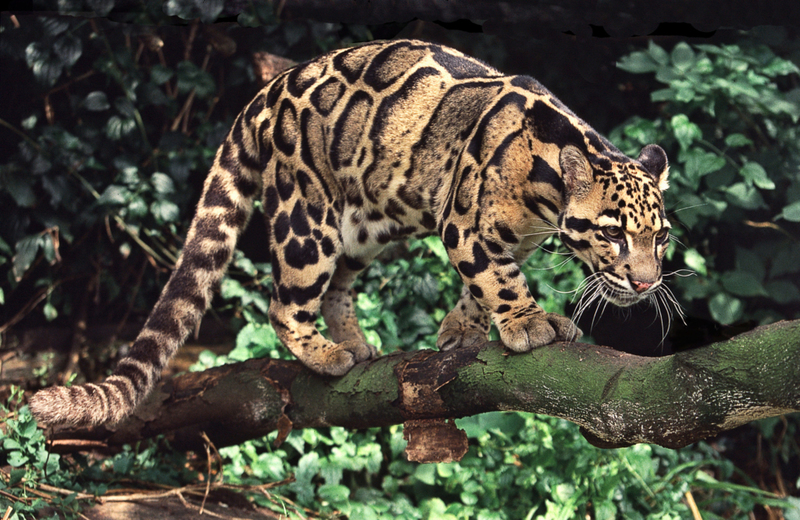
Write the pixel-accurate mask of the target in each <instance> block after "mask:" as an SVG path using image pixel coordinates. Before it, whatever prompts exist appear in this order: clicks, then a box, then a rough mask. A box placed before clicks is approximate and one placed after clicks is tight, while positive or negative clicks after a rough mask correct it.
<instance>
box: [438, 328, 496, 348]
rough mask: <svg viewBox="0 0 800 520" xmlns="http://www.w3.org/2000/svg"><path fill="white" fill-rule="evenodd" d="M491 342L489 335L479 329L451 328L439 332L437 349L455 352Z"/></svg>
mask: <svg viewBox="0 0 800 520" xmlns="http://www.w3.org/2000/svg"><path fill="white" fill-rule="evenodd" d="M488 340H489V336H488V334H486V332H484V331H483V330H482V329H480V328H478V327H450V328H448V329H444V328H442V329H440V330H439V339H438V340H436V347H437V348H438V349H439V350H453V349H456V348H461V347H474V346H475V345H482V344H484V343H486V342H487V341H488Z"/></svg>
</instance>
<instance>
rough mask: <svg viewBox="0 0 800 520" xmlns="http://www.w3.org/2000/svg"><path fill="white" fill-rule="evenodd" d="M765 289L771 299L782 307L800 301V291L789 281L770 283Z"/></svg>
mask: <svg viewBox="0 0 800 520" xmlns="http://www.w3.org/2000/svg"><path fill="white" fill-rule="evenodd" d="M765 289H766V290H767V292H768V293H769V297H770V298H772V299H773V300H775V301H776V302H778V303H780V304H782V305H786V304H789V303H794V302H798V301H800V289H798V288H797V286H796V285H795V284H793V283H792V282H790V281H788V280H780V281H777V280H776V281H773V282H769V283H768V284H767V285H766V287H765Z"/></svg>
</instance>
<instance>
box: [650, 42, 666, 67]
mask: <svg viewBox="0 0 800 520" xmlns="http://www.w3.org/2000/svg"><path fill="white" fill-rule="evenodd" d="M647 52H648V53H649V54H650V57H652V58H653V60H654V61H655V62H656V63H658V64H659V65H666V64H667V63H669V54H667V51H665V50H664V49H663V48H662V47H660V46H658V45H656V44H655V43H654V42H653V40H650V43H648V45H647Z"/></svg>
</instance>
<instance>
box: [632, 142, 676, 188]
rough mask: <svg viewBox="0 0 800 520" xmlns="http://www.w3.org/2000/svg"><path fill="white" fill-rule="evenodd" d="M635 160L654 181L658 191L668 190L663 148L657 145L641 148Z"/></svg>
mask: <svg viewBox="0 0 800 520" xmlns="http://www.w3.org/2000/svg"><path fill="white" fill-rule="evenodd" d="M637 160H638V161H639V162H640V163H642V166H644V168H645V170H647V173H649V174H650V175H652V176H653V178H654V179H655V180H656V183H657V184H658V189H660V190H661V191H665V190H666V189H667V188H669V162H667V153H666V152H665V151H664V149H663V148H661V147H660V146H658V145H657V144H648V145H647V146H645V147H644V148H642V151H641V152H640V153H639V157H638V158H637Z"/></svg>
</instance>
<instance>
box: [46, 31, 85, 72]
mask: <svg viewBox="0 0 800 520" xmlns="http://www.w3.org/2000/svg"><path fill="white" fill-rule="evenodd" d="M53 51H55V53H56V55H57V56H58V57H59V58H61V62H62V63H63V65H64V66H66V67H72V66H73V65H75V62H76V61H78V58H80V57H81V53H82V51H83V47H82V45H81V40H80V39H79V38H78V37H77V36H73V35H71V34H64V35H62V36H61V37H59V38H58V39H57V40H56V41H55V43H54V44H53Z"/></svg>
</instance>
